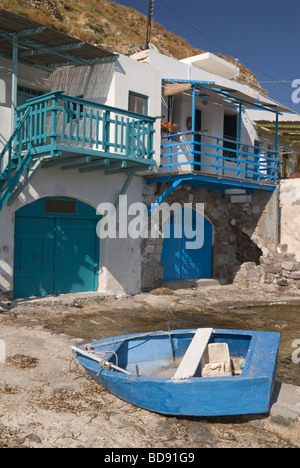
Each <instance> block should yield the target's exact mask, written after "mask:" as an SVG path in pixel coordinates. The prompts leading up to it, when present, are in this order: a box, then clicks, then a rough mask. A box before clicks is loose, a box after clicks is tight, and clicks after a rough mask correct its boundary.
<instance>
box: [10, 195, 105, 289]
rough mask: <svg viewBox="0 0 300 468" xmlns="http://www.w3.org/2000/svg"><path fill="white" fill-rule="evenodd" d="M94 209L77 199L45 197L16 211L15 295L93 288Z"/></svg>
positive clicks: (95, 274) (95, 250)
mask: <svg viewBox="0 0 300 468" xmlns="http://www.w3.org/2000/svg"><path fill="white" fill-rule="evenodd" d="M98 220H99V217H98V216H96V210H95V209H93V208H91V207H90V206H88V205H86V204H84V203H81V202H79V201H77V200H71V199H67V198H48V199H42V200H38V201H37V202H35V203H32V204H31V205H27V206H25V207H24V208H21V209H20V210H18V211H17V212H16V218H15V261H14V297H16V298H17V297H30V296H46V295H48V294H66V293H75V292H87V291H96V290H97V288H98V269H99V238H98V236H97V234H96V225H97V222H98Z"/></svg>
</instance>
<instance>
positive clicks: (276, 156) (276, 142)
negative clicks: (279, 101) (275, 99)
mask: <svg viewBox="0 0 300 468" xmlns="http://www.w3.org/2000/svg"><path fill="white" fill-rule="evenodd" d="M278 132H279V113H278V112H276V131H275V173H274V182H275V184H277V177H278Z"/></svg>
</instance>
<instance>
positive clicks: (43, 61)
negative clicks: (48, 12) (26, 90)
mask: <svg viewBox="0 0 300 468" xmlns="http://www.w3.org/2000/svg"><path fill="white" fill-rule="evenodd" d="M14 44H17V47H18V62H19V63H23V64H25V65H29V66H34V67H37V68H41V69H44V70H47V71H53V70H54V69H55V68H60V67H65V66H93V65H95V64H97V63H102V62H111V61H115V60H116V59H117V58H118V55H116V54H113V53H111V52H109V51H107V50H105V49H104V48H102V47H98V46H93V45H91V44H88V43H86V42H84V41H81V40H79V39H78V38H75V37H72V36H70V35H67V34H64V33H61V32H60V31H56V30H54V29H50V28H48V27H46V26H45V25H43V24H42V23H39V22H37V21H34V20H31V19H29V18H25V17H24V16H20V15H16V14H15V13H11V12H9V11H7V10H3V9H0V57H4V58H7V59H10V60H12V58H13V50H14Z"/></svg>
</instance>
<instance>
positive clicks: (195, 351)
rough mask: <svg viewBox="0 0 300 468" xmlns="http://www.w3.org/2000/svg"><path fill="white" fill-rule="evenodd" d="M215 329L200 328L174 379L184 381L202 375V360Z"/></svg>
mask: <svg viewBox="0 0 300 468" xmlns="http://www.w3.org/2000/svg"><path fill="white" fill-rule="evenodd" d="M212 332H213V328H198V330H197V331H196V333H195V336H194V338H193V340H192V342H191V344H190V346H189V347H188V349H187V351H186V353H185V355H184V356H183V359H182V361H181V363H180V365H179V367H178V369H177V370H176V372H175V375H174V377H173V379H178V380H184V379H190V378H191V377H195V376H196V374H197V373H199V375H200V372H201V371H200V369H201V359H202V356H203V354H204V352H205V350H206V348H207V345H208V342H209V340H210V337H211V335H212Z"/></svg>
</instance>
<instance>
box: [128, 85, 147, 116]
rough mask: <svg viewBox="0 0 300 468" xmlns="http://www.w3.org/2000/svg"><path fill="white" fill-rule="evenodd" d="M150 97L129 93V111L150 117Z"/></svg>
mask: <svg viewBox="0 0 300 468" xmlns="http://www.w3.org/2000/svg"><path fill="white" fill-rule="evenodd" d="M148 99H149V98H148V97H147V96H143V95H142V94H137V93H133V92H132V91H129V106H128V108H129V110H130V111H131V112H136V113H137V114H142V115H148Z"/></svg>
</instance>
